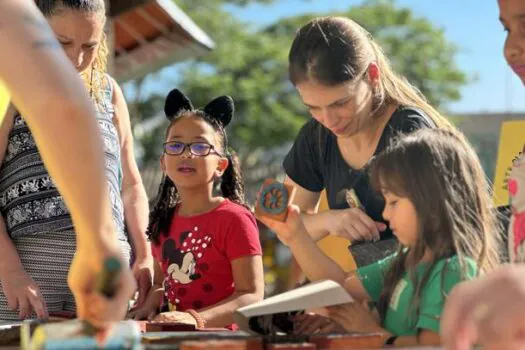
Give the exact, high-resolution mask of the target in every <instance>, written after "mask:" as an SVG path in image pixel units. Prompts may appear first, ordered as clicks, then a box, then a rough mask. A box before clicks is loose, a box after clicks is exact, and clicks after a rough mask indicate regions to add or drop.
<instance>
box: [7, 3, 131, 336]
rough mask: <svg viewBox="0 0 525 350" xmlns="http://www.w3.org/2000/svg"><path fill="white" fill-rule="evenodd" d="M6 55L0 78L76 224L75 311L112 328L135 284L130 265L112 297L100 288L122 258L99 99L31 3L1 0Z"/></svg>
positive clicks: (72, 284) (71, 278)
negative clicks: (104, 274)
mask: <svg viewBox="0 0 525 350" xmlns="http://www.w3.org/2000/svg"><path fill="white" fill-rule="evenodd" d="M0 52H2V55H0V80H1V81H2V82H3V83H4V84H5V85H6V86H7V88H8V90H9V92H10V94H11V101H12V103H13V104H14V105H15V106H16V107H17V109H18V110H19V111H20V112H21V114H22V115H24V117H25V119H26V121H27V123H28V125H29V128H30V129H31V132H32V134H33V136H34V138H35V140H36V142H37V145H38V148H39V150H40V152H41V156H42V158H43V160H44V163H45V165H46V167H47V169H48V171H49V173H50V175H51V176H52V178H53V180H54V182H55V184H56V185H57V188H58V189H59V191H60V193H61V194H62V196H63V197H64V200H65V202H66V205H67V206H68V208H69V210H70V212H71V216H72V219H73V223H74V225H75V230H76V235H77V251H76V254H75V258H74V259H73V261H72V263H71V267H70V273H69V278H68V283H69V286H70V287H71V290H72V291H73V294H74V296H75V300H76V304H77V315H78V317H79V318H82V319H86V320H88V321H89V322H91V323H92V324H93V325H94V326H96V327H107V326H108V325H109V324H108V322H109V321H116V320H121V319H123V318H124V316H125V314H126V311H127V305H128V300H129V299H130V297H131V295H132V294H133V291H134V288H135V287H134V281H133V277H132V275H131V271H130V270H129V268H126V266H125V265H124V269H123V270H122V273H121V276H120V279H119V283H118V290H117V292H116V293H115V295H114V297H113V298H112V299H107V298H104V297H102V296H101V295H100V294H97V293H96V290H95V288H94V285H95V279H96V275H97V274H98V273H99V272H100V270H101V268H102V264H103V262H104V259H105V258H107V257H110V256H111V257H119V258H120V259H121V261H122V262H123V259H122V253H121V252H120V250H119V247H118V244H117V238H116V232H115V227H114V224H113V219H112V217H111V207H110V202H109V195H108V191H107V184H106V181H107V179H106V177H105V174H104V166H103V164H104V162H103V157H102V154H103V153H102V141H101V136H100V130H99V128H98V125H97V122H96V119H95V113H94V110H93V103H92V101H91V100H90V98H89V96H88V95H87V90H86V89H85V87H84V85H83V84H82V81H81V80H80V77H79V76H78V73H77V72H76V70H75V69H74V67H73V66H72V64H71V63H70V62H69V60H68V59H67V57H66V55H65V53H64V52H63V50H62V48H61V46H60V45H59V43H58V41H57V40H56V38H55V36H54V34H53V32H52V31H51V29H50V28H49V26H48V24H47V22H46V20H45V18H44V17H43V16H42V14H41V13H40V12H39V11H38V9H37V7H36V6H35V4H34V2H33V1H20V0H2V1H0ZM123 263H124V262H123Z"/></svg>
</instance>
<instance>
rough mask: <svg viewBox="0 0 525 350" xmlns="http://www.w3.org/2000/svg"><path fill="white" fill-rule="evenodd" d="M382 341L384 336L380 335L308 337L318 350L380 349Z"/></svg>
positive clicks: (355, 334)
mask: <svg viewBox="0 0 525 350" xmlns="http://www.w3.org/2000/svg"><path fill="white" fill-rule="evenodd" d="M384 341H385V335H384V334H382V333H354V334H344V335H314V336H311V337H310V342H311V343H314V344H315V345H317V349H318V350H331V349H341V350H342V349H344V350H352V349H381V348H382V347H383V344H384Z"/></svg>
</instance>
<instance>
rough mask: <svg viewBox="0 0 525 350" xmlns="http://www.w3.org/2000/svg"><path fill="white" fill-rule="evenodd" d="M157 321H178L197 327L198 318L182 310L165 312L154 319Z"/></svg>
mask: <svg viewBox="0 0 525 350" xmlns="http://www.w3.org/2000/svg"><path fill="white" fill-rule="evenodd" d="M153 321H155V322H176V323H183V324H190V325H193V326H195V327H197V320H195V318H194V317H193V316H192V315H191V314H189V313H187V312H180V311H171V312H163V313H161V314H159V315H158V316H157V317H155V318H154V319H153Z"/></svg>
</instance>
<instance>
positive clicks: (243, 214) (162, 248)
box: [151, 200, 262, 311]
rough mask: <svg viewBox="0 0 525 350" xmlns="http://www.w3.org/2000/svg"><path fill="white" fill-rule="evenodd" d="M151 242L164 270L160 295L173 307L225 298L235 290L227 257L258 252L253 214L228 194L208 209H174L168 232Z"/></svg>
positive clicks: (198, 306)
mask: <svg viewBox="0 0 525 350" xmlns="http://www.w3.org/2000/svg"><path fill="white" fill-rule="evenodd" d="M151 247H152V253H153V256H154V257H155V258H156V259H157V261H159V263H160V265H161V268H162V271H163V272H164V275H165V276H166V277H165V279H164V288H165V296H166V298H167V300H168V301H169V303H170V304H171V305H170V306H175V309H176V310H177V311H185V310H187V309H194V310H199V309H202V308H204V307H207V306H210V305H214V304H217V303H218V302H220V301H222V300H224V299H226V298H228V297H229V296H230V295H232V294H233V293H234V291H235V286H234V283H233V274H232V266H231V262H232V261H233V260H235V259H238V258H242V257H246V256H253V255H262V250H261V244H260V241H259V231H258V229H257V224H256V221H255V218H254V216H253V214H252V213H251V212H250V211H249V210H247V209H246V208H244V207H243V206H241V205H238V204H236V203H234V202H231V201H229V200H224V201H223V202H222V203H221V204H219V206H217V208H215V209H213V210H212V211H210V212H208V213H204V214H200V215H195V216H191V217H184V216H179V215H178V214H175V217H174V218H173V220H172V223H171V227H170V232H169V236H168V237H165V236H164V235H161V237H160V245H155V244H152V245H151ZM170 309H171V308H170Z"/></svg>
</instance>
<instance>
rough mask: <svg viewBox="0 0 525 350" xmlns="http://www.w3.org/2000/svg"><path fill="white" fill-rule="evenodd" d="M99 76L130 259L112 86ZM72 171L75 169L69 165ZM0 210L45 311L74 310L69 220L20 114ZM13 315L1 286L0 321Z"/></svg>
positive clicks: (109, 165) (112, 183)
mask: <svg viewBox="0 0 525 350" xmlns="http://www.w3.org/2000/svg"><path fill="white" fill-rule="evenodd" d="M103 79H105V81H106V82H107V83H106V84H105V89H104V91H103V93H102V97H101V99H100V101H99V103H98V105H97V121H98V124H99V126H100V129H101V132H102V138H103V141H104V154H105V163H106V175H107V178H108V185H109V186H108V187H109V195H110V198H111V206H112V213H113V219H114V222H115V225H116V227H117V231H118V238H119V243H120V246H121V248H122V251H123V254H124V256H125V257H126V258H128V260H129V257H130V251H131V247H130V244H129V241H128V237H127V234H126V233H125V230H124V209H123V203H122V199H121V195H120V190H121V188H120V186H121V185H120V176H121V155H120V142H119V135H118V132H117V129H116V127H115V126H114V124H113V115H114V109H113V103H112V96H113V85H112V84H111V82H110V80H109V77H108V76H104V77H103ZM57 137H60V135H57ZM71 171H73V172H74V171H75V168H74V166H72V167H71ZM89 185H90V184H89V183H79V184H78V186H89ZM0 211H1V213H2V217H3V219H4V222H5V225H6V228H7V232H8V234H9V235H10V237H11V239H12V241H13V243H14V245H15V247H16V249H17V252H18V254H19V256H20V259H21V261H22V265H23V266H24V269H25V271H26V272H27V273H28V274H29V275H30V276H31V277H32V278H33V280H34V281H35V283H36V284H37V285H38V286H39V288H40V291H41V292H42V295H43V296H44V300H45V302H46V304H47V307H48V311H49V312H59V311H75V302H74V298H73V295H72V294H71V291H70V290H69V288H68V286H67V274H68V270H69V266H70V264H71V260H72V258H73V254H74V252H75V246H76V245H75V240H76V235H75V232H74V227H73V222H72V220H71V216H70V213H69V210H68V208H67V207H66V205H65V203H64V200H63V198H62V196H61V195H60V193H59V192H58V190H57V188H56V186H55V184H54V183H53V180H52V179H51V177H50V176H49V173H48V171H47V169H46V167H45V165H44V163H43V161H42V158H41V156H40V153H39V152H38V149H37V146H36V144H35V140H34V138H33V136H32V134H31V132H30V130H29V128H28V126H27V124H26V122H25V120H24V118H23V117H22V116H20V115H17V116H15V118H14V123H13V127H12V129H11V132H10V133H9V140H8V145H7V149H6V152H5V155H4V160H3V163H2V165H1V167H0ZM0 287H1V282H0ZM16 319H18V312H13V311H12V310H10V309H9V307H8V305H7V300H6V298H5V296H4V294H3V290H2V289H1V288H0V320H16Z"/></svg>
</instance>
